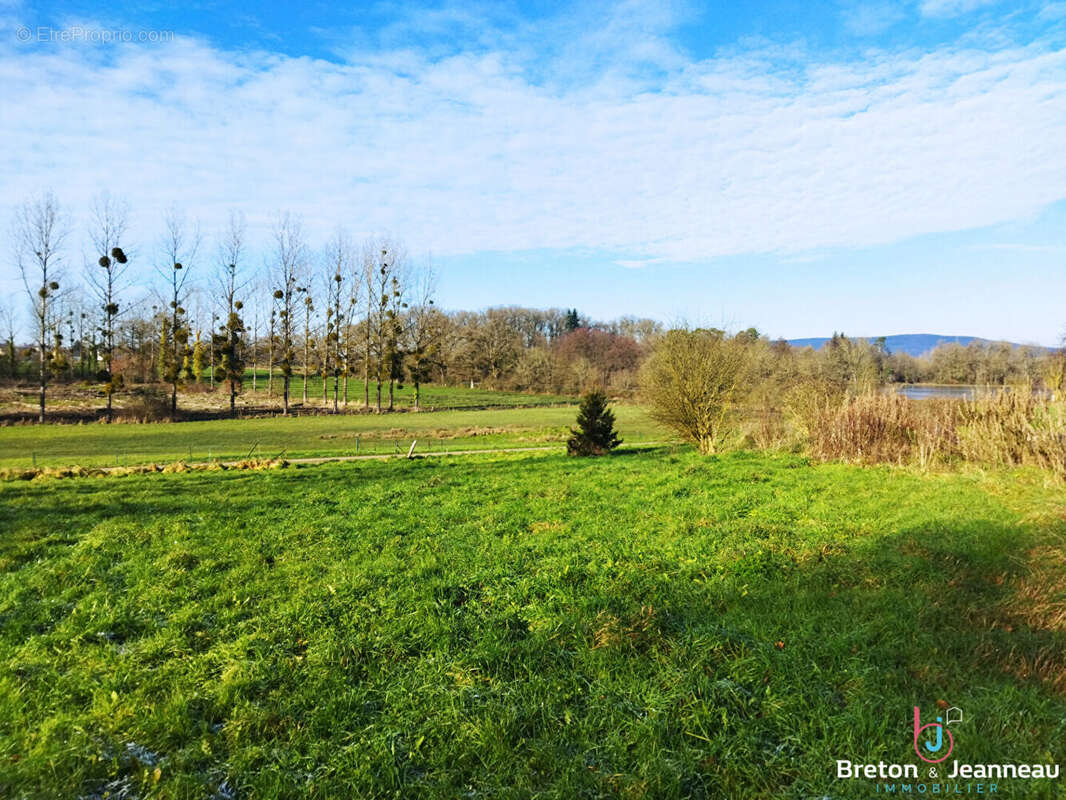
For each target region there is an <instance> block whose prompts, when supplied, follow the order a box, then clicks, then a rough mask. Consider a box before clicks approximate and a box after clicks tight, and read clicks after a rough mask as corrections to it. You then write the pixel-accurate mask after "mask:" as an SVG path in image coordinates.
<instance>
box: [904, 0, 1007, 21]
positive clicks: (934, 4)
mask: <svg viewBox="0 0 1066 800" xmlns="http://www.w3.org/2000/svg"><path fill="white" fill-rule="evenodd" d="M996 2H998V0H922V2H921V4H920V5H919V9H920V10H921V13H922V16H925V17H957V16H959V15H960V14H968V13H970V12H971V11H975V10H976V9H978V8H980V7H981V6H988V5H992V4H993V3H996Z"/></svg>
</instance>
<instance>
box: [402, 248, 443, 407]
mask: <svg viewBox="0 0 1066 800" xmlns="http://www.w3.org/2000/svg"><path fill="white" fill-rule="evenodd" d="M411 292H412V298H411V299H412V303H411V308H410V311H409V312H408V313H407V315H406V325H405V333H406V337H405V339H406V342H405V345H404V351H405V354H406V363H407V372H408V374H409V375H410V376H411V382H412V383H413V384H414V387H415V410H419V409H421V407H422V384H423V383H426V382H427V381H428V380H429V378H430V374H431V370H432V369H433V367H434V366H435V365H436V363H437V361H438V360H439V354H440V346H441V342H442V340H443V337H444V329H445V320H444V316H443V314H441V313H440V311H439V310H438V309H437V307H436V304H435V302H436V301H435V300H434V296H435V295H436V292H437V275H436V272H435V271H434V270H433V267H432V266H431V265H428V264H427V265H426V266H424V267H422V268H421V269H419V270H417V271H416V273H415V274H414V276H413V278H412V280H411Z"/></svg>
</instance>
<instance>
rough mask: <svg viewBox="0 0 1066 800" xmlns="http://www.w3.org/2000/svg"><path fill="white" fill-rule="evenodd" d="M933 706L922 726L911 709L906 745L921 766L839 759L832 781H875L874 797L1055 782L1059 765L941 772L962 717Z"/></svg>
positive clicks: (954, 765)
mask: <svg viewBox="0 0 1066 800" xmlns="http://www.w3.org/2000/svg"><path fill="white" fill-rule="evenodd" d="M938 706H939V709H940V713H938V714H937V716H936V721H935V722H925V723H923V722H922V712H921V709H920V708H919V707H918V706H914V707H913V712H914V717H913V719H914V727H913V729H912V731H911V745H912V747H913V748H914V752H915V754H916V755H917V756H918V758H920V759H921V760H922V761H924V762H925V766H924V767H922V765H921V764H898V763H886V762H884V761H879V762H877V763H876V764H863V763H856V762H853V761H849V760H843V759H841V760H838V761H837V762H836V764H837V769H836V777H837V778H838V779H841V778H843V779H851V778H867V779H870V780H874V781H877V783H875V784H874V791H875V792H876V793H877V794H895V793H897V792H898V793H902V794H910V793H917V794H926V793H928V794H998V793H999V790H1000V788H1002V785H1001V784H1000V783H999V781H1001V780H1003V779H1023V780H1032V779H1037V780H1040V779H1043V780H1055V779H1057V778H1058V777H1059V765H1058V764H1056V763H1053V762H1052V763H1043V764H1041V763H1030V764H1024V763H1023V764H1014V763H1002V764H969V763H960V762H959V760H958V759H957V758H956V759H954V760H953V761H952V762H951V763H950V765H949V764H945V765H944V767H943V768H941V766H940V764H941V763H942V762H945V761H947V759H948V758H949V757H950V756H951V754H952V753H953V752H954V751H955V737H954V736H953V735H952V733H951V731H950V730H948V726H949V725H952V724H953V723H956V722H962V718H963V713H962V709H961V708H959V707H958V706H951V707H948V704H947V703H945V702H943V701H940V702H938ZM919 768H922V769H923V771H924V775H919V771H918V770H919ZM885 779H888V780H887V781H886V780H885Z"/></svg>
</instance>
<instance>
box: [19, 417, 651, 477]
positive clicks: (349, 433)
mask: <svg viewBox="0 0 1066 800" xmlns="http://www.w3.org/2000/svg"><path fill="white" fill-rule="evenodd" d="M615 412H616V415H617V420H618V422H617V426H618V429H619V431H620V432H621V435H622V437H623V438H624V439H625V440H626V442H628V443H630V444H638V443H641V442H650V441H664V440H667V439H671V438H672V436H671V435H670V434H669V433H667V432H666V431H664V430H663V429H662V428H660V427H659V426H658V425H656V424H655V423H654V422H652V421H651V420H650V419H649V418H648V416H647V414H646V413H645V412H644V410H643V409H641V408H639V407H637V406H619V407H617V408H616V409H615ZM576 416H577V408H576V406H554V407H550V408H516V409H490V410H482V411H472V410H471V411H439V412H426V413H420V414H388V415H377V414H360V415H337V416H330V415H322V416H306V417H272V418H252V419H238V420H213V421H209V422H182V423H146V424H128V425H127V424H123V425H105V424H102V423H94V424H88V425H45V426H39V425H33V426H30V425H25V426H10V427H0V468H3V467H8V468H17V467H29V466H32V465H34V464H36V465H37V466H41V467H55V466H71V465H81V466H107V465H114V464H123V465H127V464H143V463H148V462H153V461H156V462H159V461H177V460H186V461H205V460H209V459H212V458H217V459H239V458H244V457H246V456H247V455H249V453H251V452H252V451H253V448H254V454H255V455H256V456H261V457H274V456H278V455H282V454H283V455H284V456H285V457H286V458H300V457H314V456H338V455H343V456H347V455H358V454H361V455H369V454H375V453H377V454H382V453H395V452H402V453H406V452H407V449H408V448H409V447H410V445H411V441H412V440H413V439H418V440H419V445H418V446H417V447H416V452H423V453H425V452H434V451H440V450H476V449H493V448H501V447H538V446H560V447H561V446H562V445H563V443H564V442H565V441H566V437H567V435H568V431H569V428H570V427H572V426H573V425H574V424H575V418H576Z"/></svg>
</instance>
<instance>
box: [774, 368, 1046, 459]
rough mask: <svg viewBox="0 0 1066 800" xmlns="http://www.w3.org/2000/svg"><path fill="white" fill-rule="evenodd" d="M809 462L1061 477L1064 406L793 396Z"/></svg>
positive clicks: (1023, 400)
mask: <svg viewBox="0 0 1066 800" xmlns="http://www.w3.org/2000/svg"><path fill="white" fill-rule="evenodd" d="M790 410H791V411H792V412H793V416H794V418H795V419H796V420H797V421H798V424H799V425H800V426H802V428H803V429H804V431H805V433H806V436H807V441H808V445H809V447H810V450H811V453H812V455H814V456H816V457H818V458H822V459H826V460H842V461H854V462H859V463H867V464H872V463H893V464H915V465H918V466H921V467H927V466H930V465H933V464H936V463H953V462H959V461H964V462H972V463H976V464H986V465H991V466H1011V465H1020V464H1030V465H1034V466H1038V467H1041V468H1043V469H1047V470H1050V471H1052V472H1054V473H1055V474H1056V475H1059V476H1060V477H1064V478H1066V405H1064V404H1063V403H1061V402H1060V403H1056V402H1053V401H1052V400H1050V399H1049V398H1047V397H1044V396H1042V395H1039V394H1037V393H1034V392H1033V391H1031V390H1030V389H1027V388H1015V389H1010V390H1000V391H998V392H988V393H982V394H979V395H978V396H977V397H976V398H974V399H972V400H962V399H950V398H930V399H924V400H912V399H910V398H908V397H904V396H903V395H898V394H889V393H866V394H860V395H854V396H848V395H840V396H836V397H834V396H832V395H831V394H827V393H823V394H820V395H819V394H818V393H817V392H816V391H815V390H811V389H810V388H807V389H804V390H800V391H797V392H795V393H794V395H793V396H792V398H791V405H790Z"/></svg>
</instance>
